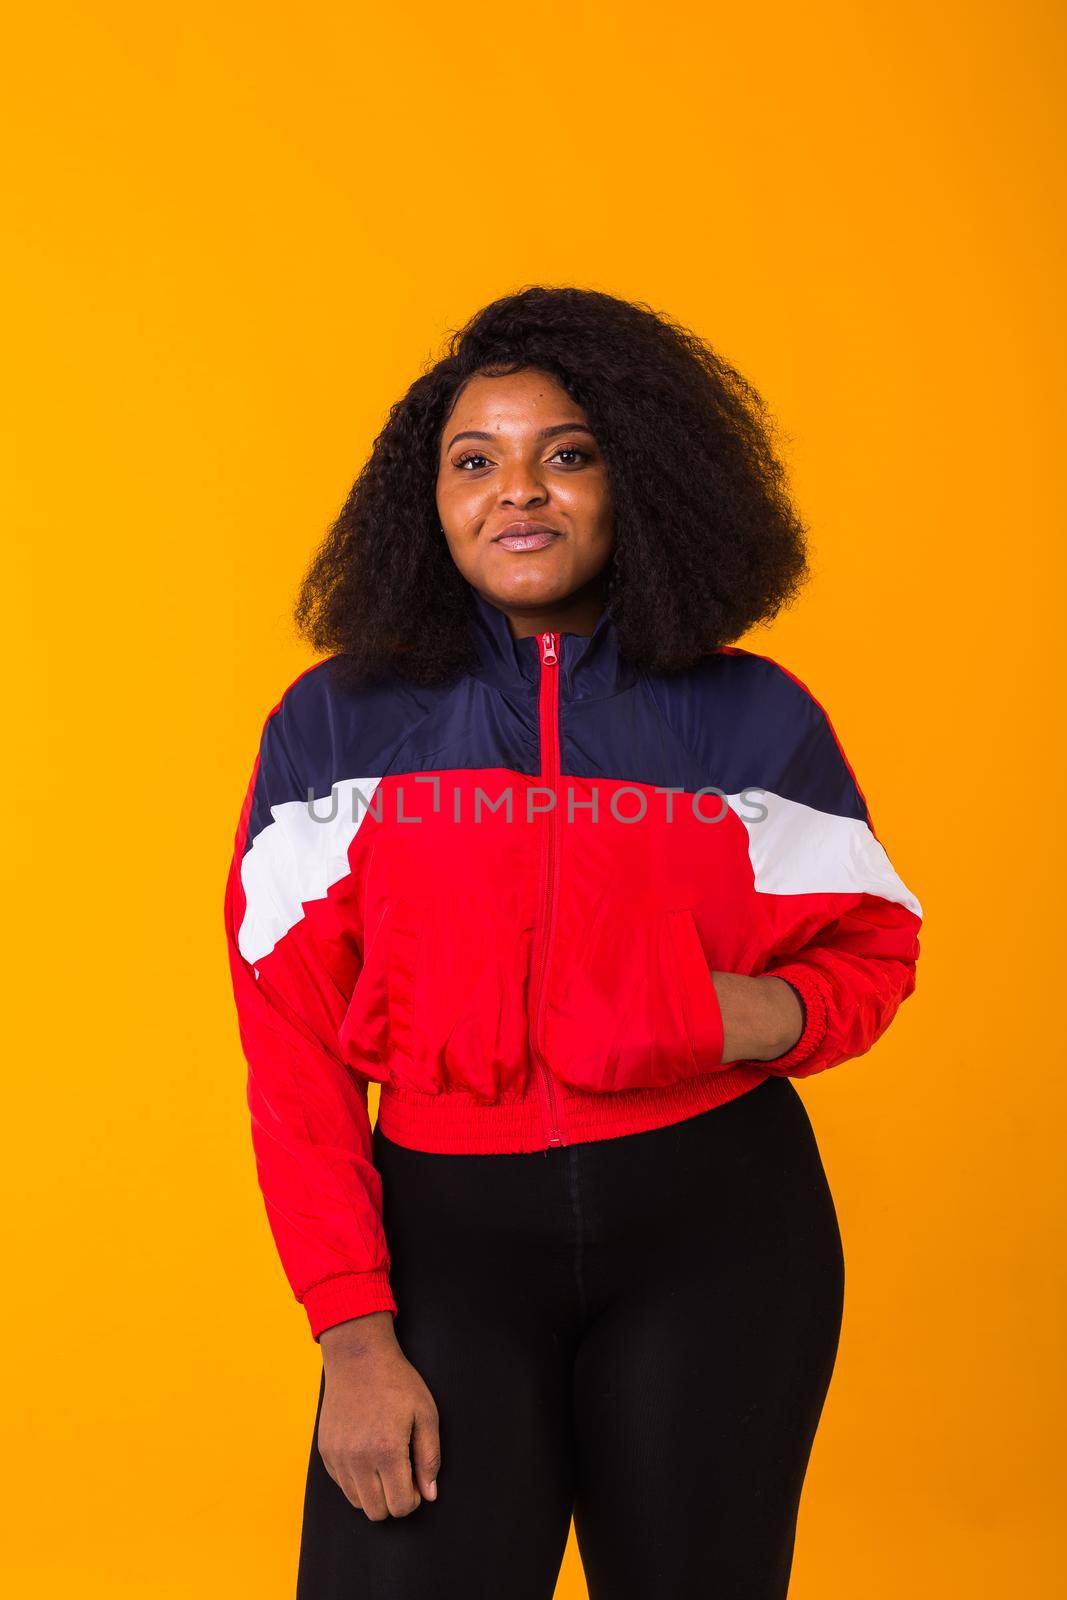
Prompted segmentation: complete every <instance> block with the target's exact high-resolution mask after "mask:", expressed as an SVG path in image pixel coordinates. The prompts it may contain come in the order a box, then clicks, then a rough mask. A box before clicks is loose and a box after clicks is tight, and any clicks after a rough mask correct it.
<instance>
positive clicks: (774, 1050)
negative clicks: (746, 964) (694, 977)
mask: <svg viewBox="0 0 1067 1600" xmlns="http://www.w3.org/2000/svg"><path fill="white" fill-rule="evenodd" d="M711 976H712V981H713V983H714V984H715V992H716V994H717V995H718V997H719V1008H720V1010H721V1011H722V1023H723V1053H722V1064H723V1066H724V1067H725V1066H729V1064H730V1063H731V1062H732V1061H772V1060H773V1059H774V1057H775V1056H783V1055H785V1053H786V1051H787V1050H791V1049H792V1048H793V1046H794V1045H795V1044H796V1042H797V1040H798V1039H799V1038H800V1035H801V1033H802V1032H803V1028H804V1008H803V1006H802V1005H801V1003H800V999H799V997H798V995H797V992H796V990H795V989H794V988H792V986H791V985H790V984H788V983H786V981H785V979H784V978H775V977H771V976H769V975H768V976H764V977H760V978H746V977H744V976H743V975H742V974H741V973H739V972H713V973H712V975H711Z"/></svg>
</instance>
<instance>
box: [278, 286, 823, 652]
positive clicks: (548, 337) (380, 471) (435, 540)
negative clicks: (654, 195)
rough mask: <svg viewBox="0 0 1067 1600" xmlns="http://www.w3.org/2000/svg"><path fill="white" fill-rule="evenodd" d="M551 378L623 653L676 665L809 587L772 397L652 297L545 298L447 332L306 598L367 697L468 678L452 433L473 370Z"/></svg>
mask: <svg viewBox="0 0 1067 1600" xmlns="http://www.w3.org/2000/svg"><path fill="white" fill-rule="evenodd" d="M524 368H535V369H539V370H541V371H544V372H547V373H549V374H551V376H552V377H554V378H555V379H556V380H557V382H558V383H559V384H560V385H561V386H562V387H563V388H564V389H565V390H566V392H567V393H568V394H569V395H570V396H571V398H572V399H573V400H574V401H575V402H576V404H578V405H579V406H581V407H582V409H583V410H584V411H585V414H586V416H587V418H588V420H589V425H590V427H591V428H592V429H593V433H594V435H595V437H596V440H597V443H598V445H599V447H600V450H601V452H602V454H603V458H604V461H605V464H606V468H607V472H608V477H609V482H610V486H611V495H612V503H613V509H614V549H613V552H612V555H611V557H610V558H609V562H608V569H607V572H606V574H605V578H606V597H607V600H608V603H609V604H610V605H611V609H612V614H613V617H614V620H615V623H616V626H617V629H618V640H619V650H620V653H621V654H623V655H624V656H625V657H627V658H628V659H629V660H631V661H632V662H634V663H635V664H636V665H639V666H643V667H646V668H650V669H653V670H659V671H670V670H675V669H680V668H684V667H687V666H690V665H692V664H693V663H694V662H695V661H697V660H698V659H699V657H700V656H702V655H703V654H705V653H706V652H707V651H709V650H711V649H714V648H716V647H717V646H718V645H720V644H729V643H731V642H733V641H735V640H736V639H737V638H739V637H740V635H742V634H743V633H745V632H746V630H747V629H749V628H751V627H752V626H754V625H755V624H756V623H759V622H766V621H768V620H770V618H772V617H773V616H775V615H776V613H777V612H778V611H779V609H780V608H781V607H782V606H783V605H784V604H787V603H789V602H791V601H792V600H793V599H794V598H795V596H796V594H797V592H798V590H799V588H800V586H801V584H802V582H803V581H804V579H805V577H806V576H807V574H808V568H807V552H806V548H805V528H804V524H803V522H802V521H801V519H800V517H799V515H798V513H797V511H796V509H795V508H794V506H793V505H792V503H791V501H790V498H789V495H788V493H787V491H786V487H785V472H784V468H783V466H782V463H781V461H780V460H779V458H778V455H777V454H776V450H775V445H774V431H773V425H772V423H771V420H770V418H769V416H768V413H767V410H766V407H765V405H764V402H763V400H762V399H761V397H760V395H759V393H758V392H757V391H756V389H755V388H754V387H753V386H752V384H751V383H750V382H748V380H747V379H745V378H744V377H742V375H741V374H740V373H739V372H737V371H736V370H735V369H734V368H733V367H732V366H730V365H729V363H728V362H726V361H725V360H724V359H723V358H722V356H720V355H718V354H717V353H716V352H715V351H714V350H713V349H712V348H711V347H710V346H709V345H708V344H707V343H706V342H705V341H704V340H702V339H700V338H699V337H698V336H697V335H696V334H695V333H693V332H691V331H690V330H689V329H688V328H686V327H683V326H682V325H680V324H679V323H677V322H676V321H674V320H673V319H672V318H670V317H669V316H667V315H666V314H664V313H662V312H655V311H653V310H652V308H651V307H650V306H648V305H646V304H644V303H643V302H632V301H628V300H621V299H618V298H616V297H615V296H613V295H609V294H603V293H600V292H599V291H596V290H591V289H578V288H569V287H564V288H549V287H544V286H541V285H532V286H528V287H526V288H523V289H521V290H519V291H517V292H516V293H514V294H510V295H506V296H504V297H503V298H502V299H499V300H495V301H493V302H492V304H490V305H488V306H485V307H484V308H483V309H482V310H481V311H479V312H477V313H476V314H475V315H474V316H473V317H472V318H471V319H470V321H469V322H468V323H467V324H466V326H465V327H463V328H461V329H458V330H456V331H453V332H452V333H451V335H450V337H449V340H448V343H447V345H446V353H445V354H444V356H443V357H442V358H441V359H440V360H438V361H437V362H436V363H434V364H433V365H432V366H429V367H428V368H427V370H425V371H424V373H423V374H422V376H421V377H419V378H417V379H416V380H415V382H414V383H413V384H412V385H411V387H410V389H409V390H408V392H407V393H406V394H405V395H404V396H403V398H402V399H400V400H398V401H397V402H396V403H395V404H394V406H393V407H392V409H391V410H390V412H389V416H388V419H387V421H386V423H385V426H384V427H383V428H382V431H381V432H380V434H379V435H378V437H377V439H376V440H375V442H374V448H373V451H372V453H371V455H370V457H369V459H368V460H367V462H366V464H365V466H364V467H363V470H362V471H361V472H360V474H359V477H358V478H357V479H356V482H355V483H354V485H353V486H352V489H351V491H350V492H349V495H348V498H347V500H346V501H345V504H344V506H343V508H342V510H341V512H340V515H339V516H338V517H337V520H336V521H335V522H334V523H333V525H332V527H331V528H330V529H329V531H328V532H327V534H326V536H325V538H324V539H323V541H322V543H321V545H320V546H319V548H318V550H317V551H316V553H315V555H314V557H313V559H312V561H311V564H310V566H309V567H308V570H307V572H306V574H305V576H304V579H303V582H302V584H301V588H300V593H299V597H298V599H297V603H296V608H295V619H296V624H297V627H298V629H299V631H300V633H301V635H302V636H303V637H304V638H306V639H307V640H308V641H309V642H310V644H311V645H312V646H313V647H314V648H315V649H316V650H318V651H321V652H326V653H328V654H330V655H333V656H335V657H336V658H337V660H336V662H335V666H336V667H337V668H339V669H340V670H341V671H342V674H343V676H344V677H345V678H346V680H347V681H349V682H351V683H353V684H355V683H356V682H358V681H362V680H363V679H365V678H367V677H375V676H378V675H380V674H382V673H389V672H394V673H398V674H399V675H401V676H403V677H405V678H407V679H409V680H411V681H414V682H417V683H433V682H437V681H441V680H443V679H446V678H449V677H451V676H452V675H453V674H455V673H456V672H459V671H462V670H464V669H466V668H467V667H469V666H471V665H473V663H474V655H473V641H472V638H471V634H470V625H469V617H470V610H471V606H472V596H471V593H470V585H469V584H468V582H467V580H466V579H465V578H464V576H463V575H462V574H461V573H460V571H459V569H458V567H457V566H456V565H455V562H454V561H453V559H452V556H451V553H450V551H449V548H448V545H447V543H446V541H445V537H444V534H443V533H442V532H441V529H440V525H439V518H438V516H437V510H436V484H437V473H438V452H439V448H440V438H441V430H442V428H443V426H444V423H445V421H446V419H447V417H448V414H449V412H450V410H451V408H452V405H453V403H454V401H455V399H456V397H457V395H458V393H459V391H460V389H461V387H462V386H463V385H464V384H465V383H466V382H467V381H468V380H469V379H470V378H471V377H473V376H474V375H475V374H476V373H484V374H487V375H494V376H500V375H504V374H506V373H513V372H518V371H521V370H522V369H524Z"/></svg>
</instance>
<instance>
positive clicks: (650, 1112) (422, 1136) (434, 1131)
mask: <svg viewBox="0 0 1067 1600" xmlns="http://www.w3.org/2000/svg"><path fill="white" fill-rule="evenodd" d="M769 1076H770V1073H769V1072H767V1071H766V1070H765V1069H763V1068H761V1067H760V1066H758V1065H756V1064H755V1063H749V1062H738V1063H735V1064H733V1065H731V1066H729V1067H724V1068H723V1069H722V1070H721V1071H719V1072H708V1073H703V1074H701V1075H700V1076H699V1077H694V1078H686V1079H683V1080H682V1081H681V1082H678V1083H672V1084H666V1085H664V1086H663V1087H662V1088H652V1089H623V1090H618V1091H615V1092H611V1091H604V1090H601V1091H598V1092H597V1093H593V1094H583V1093H582V1092H580V1091H577V1090H572V1091H570V1092H568V1091H567V1090H565V1089H564V1087H563V1086H562V1085H561V1084H558V1083H557V1084H556V1086H555V1087H556V1102H557V1109H558V1113H559V1116H558V1124H557V1126H558V1133H559V1139H558V1141H557V1142H558V1143H560V1144H578V1143H582V1142H584V1141H588V1140H593V1139H612V1138H618V1137H620V1136H621V1135H623V1134H629V1133H642V1132H645V1131H647V1130H650V1129H652V1128H661V1127H665V1126H666V1125H667V1124H668V1123H671V1122H680V1121H681V1120H682V1119H683V1118H685V1117H691V1116H695V1115H696V1114H697V1113H698V1112H701V1111H709V1110H710V1109H711V1108H712V1107H713V1106H719V1105H722V1104H724V1102H725V1101H727V1100H733V1099H735V1098H736V1096H737V1095H740V1094H744V1093H745V1092H746V1090H748V1089H754V1088H755V1087H756V1085H757V1084H759V1083H762V1082H763V1080H764V1078H767V1077H769ZM378 1125H379V1127H380V1128H381V1131H382V1133H383V1134H384V1135H385V1137H386V1138H387V1139H391V1140H392V1141H393V1143H394V1144H402V1145H406V1146H407V1147H408V1148H409V1149H412V1150H422V1151H425V1152H427V1153H428V1154H431V1155H435V1154H436V1155H512V1154H521V1153H523V1152H531V1151H543V1150H544V1149H545V1148H546V1139H545V1128H544V1111H543V1108H542V1104H541V1100H540V1097H539V1096H538V1094H537V1091H536V1086H534V1085H532V1084H531V1087H530V1092H529V1093H528V1095H527V1096H526V1097H525V1098H524V1099H522V1100H506V1101H499V1102H496V1103H492V1102H488V1101H479V1100H476V1099H474V1098H473V1097H472V1096H470V1095H463V1094H455V1093H452V1094H440V1095H431V1094H419V1093H417V1092H415V1091H412V1090H409V1089H402V1088H398V1087H397V1086H396V1085H394V1084H390V1083H386V1084H383V1085H382V1091H381V1097H380V1099H379V1103H378Z"/></svg>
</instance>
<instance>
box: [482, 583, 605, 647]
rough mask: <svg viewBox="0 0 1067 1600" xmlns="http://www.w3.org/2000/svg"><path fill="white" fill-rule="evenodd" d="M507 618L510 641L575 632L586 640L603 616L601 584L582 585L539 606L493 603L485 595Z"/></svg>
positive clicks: (500, 601)
mask: <svg viewBox="0 0 1067 1600" xmlns="http://www.w3.org/2000/svg"><path fill="white" fill-rule="evenodd" d="M486 598H487V599H489V603H490V604H491V605H494V606H496V608H497V610H498V611H502V612H503V613H504V615H505V617H507V619H508V627H509V628H510V629H511V636H512V638H513V639H528V638H530V637H532V635H533V634H535V633H547V632H550V631H551V632H554V633H575V634H580V635H582V636H583V637H585V638H589V637H590V635H591V634H592V632H593V629H594V628H595V627H596V625H597V622H598V620H599V619H600V617H601V616H602V615H603V611H604V606H605V604H606V599H607V597H606V594H605V591H604V586H603V584H602V583H599V582H597V581H596V580H594V581H593V583H591V584H583V585H582V587H581V588H580V589H576V590H575V591H574V593H573V594H569V595H566V596H564V598H563V599H562V600H552V601H548V602H546V603H544V604H540V605H530V606H524V605H518V604H515V603H514V602H513V601H503V600H495V599H492V598H491V597H489V596H486Z"/></svg>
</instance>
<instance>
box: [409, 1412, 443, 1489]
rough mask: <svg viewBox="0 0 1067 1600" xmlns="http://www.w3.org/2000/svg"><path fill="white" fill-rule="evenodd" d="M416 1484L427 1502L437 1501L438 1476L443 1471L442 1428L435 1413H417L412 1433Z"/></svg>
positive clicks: (412, 1453)
mask: <svg viewBox="0 0 1067 1600" xmlns="http://www.w3.org/2000/svg"><path fill="white" fill-rule="evenodd" d="M411 1455H412V1460H413V1461H414V1464H415V1482H416V1484H417V1485H418V1489H419V1493H420V1494H421V1495H423V1496H424V1497H425V1499H427V1500H436V1499H437V1474H438V1472H440V1470H441V1427H440V1422H439V1420H438V1417H437V1413H436V1412H434V1411H427V1412H422V1411H420V1412H419V1413H417V1415H416V1417H415V1426H414V1428H413V1429H412V1433H411Z"/></svg>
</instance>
